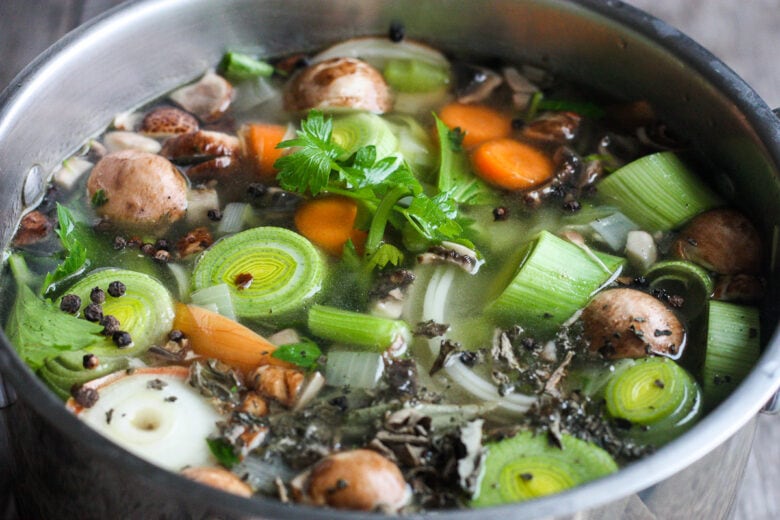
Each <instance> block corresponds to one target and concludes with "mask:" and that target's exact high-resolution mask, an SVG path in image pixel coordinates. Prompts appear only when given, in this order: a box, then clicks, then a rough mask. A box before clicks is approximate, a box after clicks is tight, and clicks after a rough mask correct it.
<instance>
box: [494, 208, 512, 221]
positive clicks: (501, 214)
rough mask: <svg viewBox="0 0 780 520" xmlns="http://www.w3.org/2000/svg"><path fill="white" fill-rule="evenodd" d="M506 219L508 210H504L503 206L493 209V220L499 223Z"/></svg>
mask: <svg viewBox="0 0 780 520" xmlns="http://www.w3.org/2000/svg"><path fill="white" fill-rule="evenodd" d="M508 218H509V210H508V209H506V208H505V207H504V206H499V207H497V208H493V220H495V221H500V220H506V219H508Z"/></svg>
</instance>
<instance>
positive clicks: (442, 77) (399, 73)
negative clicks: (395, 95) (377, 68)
mask: <svg viewBox="0 0 780 520" xmlns="http://www.w3.org/2000/svg"><path fill="white" fill-rule="evenodd" d="M383 75H384V77H385V80H386V81H387V84H388V85H390V86H391V87H392V88H393V89H395V90H396V91H398V92H414V93H424V92H432V91H436V90H439V89H441V88H442V87H445V86H446V85H447V84H449V82H450V71H449V66H441V65H434V64H432V63H428V62H425V61H421V60H414V59H391V60H389V61H388V62H387V64H386V65H385V68H384V71H383Z"/></svg>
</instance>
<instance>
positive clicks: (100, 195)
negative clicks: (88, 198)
mask: <svg viewBox="0 0 780 520" xmlns="http://www.w3.org/2000/svg"><path fill="white" fill-rule="evenodd" d="M106 202H108V197H107V196H106V192H105V191H104V190H97V191H96V192H95V194H94V195H92V207H94V208H99V207H100V206H103V205H104V204H105V203H106Z"/></svg>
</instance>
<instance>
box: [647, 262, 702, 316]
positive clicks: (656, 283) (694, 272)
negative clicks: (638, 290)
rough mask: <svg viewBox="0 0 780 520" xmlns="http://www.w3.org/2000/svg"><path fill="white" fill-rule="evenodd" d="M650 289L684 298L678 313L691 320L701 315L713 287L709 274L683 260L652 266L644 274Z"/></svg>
mask: <svg viewBox="0 0 780 520" xmlns="http://www.w3.org/2000/svg"><path fill="white" fill-rule="evenodd" d="M644 276H645V278H646V279H647V281H648V282H649V283H650V288H651V289H664V290H666V291H668V292H669V293H670V294H680V295H682V296H684V299H685V301H684V303H683V306H682V308H681V309H680V312H682V313H683V314H684V315H685V317H686V318H688V319H693V318H695V317H696V316H698V315H699V313H701V311H702V309H703V308H704V307H705V306H706V304H707V300H708V299H709V298H710V296H711V295H712V291H713V290H714V288H715V285H714V283H713V281H712V278H711V277H710V274H709V273H708V272H707V271H706V270H704V269H703V268H701V267H699V266H698V265H696V264H694V263H693V262H687V261H685V260H666V261H663V262H658V263H656V264H655V265H653V266H652V267H651V268H650V269H648V270H647V272H646V273H645V275H644Z"/></svg>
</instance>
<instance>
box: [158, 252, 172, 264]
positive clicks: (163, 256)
mask: <svg viewBox="0 0 780 520" xmlns="http://www.w3.org/2000/svg"><path fill="white" fill-rule="evenodd" d="M154 259H155V260H156V261H158V262H160V263H161V264H164V263H167V262H170V260H171V254H170V253H169V252H168V251H166V250H165V249H159V250H157V251H156V252H155V253H154Z"/></svg>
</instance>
